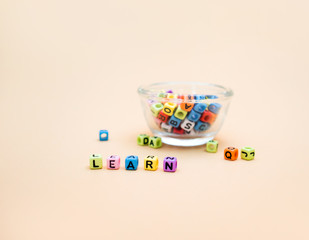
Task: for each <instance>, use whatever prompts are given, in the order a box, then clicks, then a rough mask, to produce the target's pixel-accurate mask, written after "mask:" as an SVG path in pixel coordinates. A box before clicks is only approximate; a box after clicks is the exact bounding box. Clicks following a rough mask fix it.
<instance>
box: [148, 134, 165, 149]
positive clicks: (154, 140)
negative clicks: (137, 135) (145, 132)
mask: <svg viewBox="0 0 309 240" xmlns="http://www.w3.org/2000/svg"><path fill="white" fill-rule="evenodd" d="M148 146H149V147H152V148H160V147H162V140H161V138H160V137H156V136H154V137H150V138H149V143H148Z"/></svg>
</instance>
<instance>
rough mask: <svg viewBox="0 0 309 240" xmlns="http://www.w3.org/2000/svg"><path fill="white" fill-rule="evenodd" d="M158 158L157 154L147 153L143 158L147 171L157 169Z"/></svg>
mask: <svg viewBox="0 0 309 240" xmlns="http://www.w3.org/2000/svg"><path fill="white" fill-rule="evenodd" d="M158 165H159V159H158V157H157V156H152V155H149V156H147V157H146V158H145V159H144V169H145V170H148V171H156V170H157V169H158Z"/></svg>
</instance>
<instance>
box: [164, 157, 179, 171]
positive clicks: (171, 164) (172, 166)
mask: <svg viewBox="0 0 309 240" xmlns="http://www.w3.org/2000/svg"><path fill="white" fill-rule="evenodd" d="M176 169H177V158H176V157H166V158H164V160H163V170H164V172H176Z"/></svg>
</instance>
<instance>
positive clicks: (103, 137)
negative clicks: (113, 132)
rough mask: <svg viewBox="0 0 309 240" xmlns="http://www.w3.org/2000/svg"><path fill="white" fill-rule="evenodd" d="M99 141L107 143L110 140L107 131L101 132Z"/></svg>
mask: <svg viewBox="0 0 309 240" xmlns="http://www.w3.org/2000/svg"><path fill="white" fill-rule="evenodd" d="M99 139H100V141H107V140H108V131H107V130H100V133H99Z"/></svg>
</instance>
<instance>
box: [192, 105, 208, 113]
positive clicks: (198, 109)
mask: <svg viewBox="0 0 309 240" xmlns="http://www.w3.org/2000/svg"><path fill="white" fill-rule="evenodd" d="M206 108H207V104H206V103H197V104H195V106H194V108H193V110H194V111H196V112H198V113H203V112H204V111H205V109H206Z"/></svg>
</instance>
